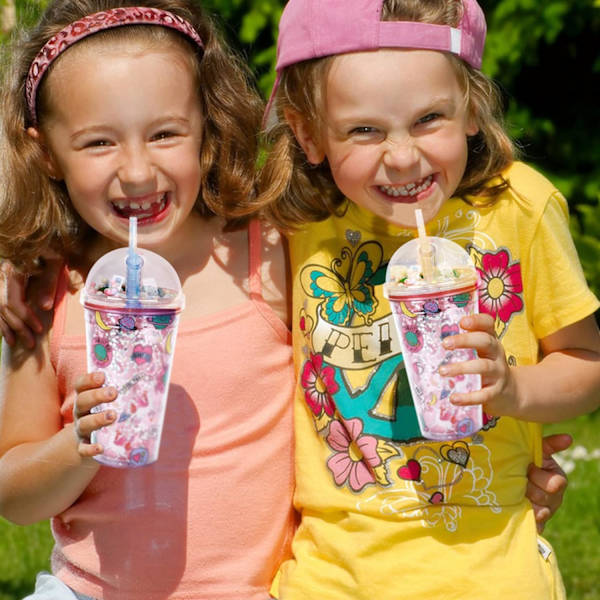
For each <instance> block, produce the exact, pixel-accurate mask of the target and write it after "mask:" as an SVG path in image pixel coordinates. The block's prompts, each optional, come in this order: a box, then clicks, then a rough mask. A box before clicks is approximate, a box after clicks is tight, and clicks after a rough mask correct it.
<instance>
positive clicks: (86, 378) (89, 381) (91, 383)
mask: <svg viewBox="0 0 600 600" xmlns="http://www.w3.org/2000/svg"><path fill="white" fill-rule="evenodd" d="M104 380H105V376H104V373H102V372H101V371H93V372H92V373H84V374H83V375H80V376H79V377H78V378H77V379H76V380H75V392H76V393H78V394H80V393H81V392H85V391H86V390H91V389H94V388H99V387H100V386H101V385H102V384H103V383H104Z"/></svg>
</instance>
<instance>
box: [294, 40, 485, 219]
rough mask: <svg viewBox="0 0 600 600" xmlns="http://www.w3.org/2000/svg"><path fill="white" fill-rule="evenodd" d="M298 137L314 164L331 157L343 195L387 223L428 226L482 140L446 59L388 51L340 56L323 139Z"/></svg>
mask: <svg viewBox="0 0 600 600" xmlns="http://www.w3.org/2000/svg"><path fill="white" fill-rule="evenodd" d="M289 120H290V125H291V126H292V129H293V130H294V132H295V134H296V137H297V138H298V141H299V143H300V144H301V146H302V148H303V150H304V152H305V153H306V155H307V158H308V159H309V161H310V162H312V163H314V164H318V163H320V162H322V161H323V159H324V158H325V157H326V158H327V160H328V162H329V166H330V169H331V173H332V175H333V178H334V180H335V183H336V185H337V187H338V188H339V189H340V191H341V192H342V193H343V194H344V195H345V196H346V197H347V198H349V199H350V200H352V201H353V202H354V203H356V204H358V205H359V206H361V207H363V208H366V209H368V210H369V211H371V212H373V213H375V214H376V215H378V216H380V217H382V218H383V219H385V220H386V221H388V222H390V223H393V224H395V225H399V226H405V227H415V225H416V222H415V216H414V211H415V208H420V209H422V211H423V216H424V218H425V220H426V221H430V220H431V219H432V218H433V217H434V216H435V215H436V214H437V212H438V211H439V210H440V207H441V206H442V204H443V203H444V202H445V201H446V200H447V199H448V198H450V197H451V196H452V194H453V193H454V191H455V190H456V188H457V186H458V184H459V183H460V181H461V179H462V176H463V173H464V170H465V166H466V163H467V136H470V135H475V134H476V133H477V126H476V124H475V121H474V119H472V118H471V117H470V115H469V114H468V112H467V109H466V103H465V98H464V93H463V91H462V89H461V87H460V85H459V83H458V80H457V77H456V74H455V71H454V68H453V67H452V64H451V62H450V60H449V58H448V57H447V56H446V55H444V54H443V53H441V52H435V51H429V50H425V51H421V50H400V49H383V50H377V51H375V52H357V53H351V54H344V55H340V56H337V57H336V58H335V59H334V60H333V62H332V65H331V68H330V70H329V74H328V77H327V80H326V85H325V99H324V118H323V128H322V129H323V133H322V135H321V136H320V138H318V139H317V138H316V137H314V136H313V134H312V130H311V129H310V127H308V126H307V124H306V123H305V122H303V121H302V119H301V118H299V117H296V118H294V117H293V115H291V118H290V119H289Z"/></svg>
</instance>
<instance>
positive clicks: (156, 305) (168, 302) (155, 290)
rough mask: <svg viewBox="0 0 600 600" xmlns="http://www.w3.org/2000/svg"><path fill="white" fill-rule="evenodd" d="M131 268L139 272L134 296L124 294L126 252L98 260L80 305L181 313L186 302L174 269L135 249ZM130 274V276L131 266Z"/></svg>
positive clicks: (90, 274)
mask: <svg viewBox="0 0 600 600" xmlns="http://www.w3.org/2000/svg"><path fill="white" fill-rule="evenodd" d="M135 252H136V254H135V257H139V258H141V260H139V259H136V261H137V262H136V263H135V265H134V268H135V270H136V271H139V274H138V285H136V291H135V294H134V295H133V296H134V297H132V294H131V293H130V294H129V295H128V294H127V283H128V278H127V276H128V268H127V267H128V265H127V260H128V258H129V260H130V261H131V256H132V254H131V251H130V249H129V248H118V249H117V250H112V251H111V252H108V253H106V254H105V255H104V256H102V257H100V258H99V259H98V260H97V261H96V262H95V263H94V265H93V266H92V268H91V269H90V272H89V274H88V276H87V278H86V281H85V288H84V290H83V292H82V294H81V303H82V304H84V305H88V306H92V307H95V308H106V309H119V308H128V309H135V308H151V309H157V310H177V311H179V310H182V309H183V307H184V305H185V298H184V295H183V292H182V290H181V283H180V281H179V277H178V275H177V272H176V271H175V269H174V268H173V267H172V266H171V264H170V263H169V262H168V261H167V260H165V259H164V258H163V257H162V256H160V255H159V254H156V253H155V252H151V251H150V250H145V249H143V248H137V249H136V251H135ZM129 273H131V262H130V269H129Z"/></svg>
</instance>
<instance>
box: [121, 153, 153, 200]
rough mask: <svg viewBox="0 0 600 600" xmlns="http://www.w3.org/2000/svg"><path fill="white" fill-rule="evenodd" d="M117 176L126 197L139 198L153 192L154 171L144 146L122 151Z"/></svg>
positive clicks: (150, 158)
mask: <svg viewBox="0 0 600 600" xmlns="http://www.w3.org/2000/svg"><path fill="white" fill-rule="evenodd" d="M117 176H118V178H119V181H120V182H121V187H122V188H123V192H124V193H125V194H126V195H128V196H140V195H143V194H144V193H148V192H151V191H153V188H154V182H155V177H156V171H155V166H154V163H153V161H152V157H151V156H150V154H149V153H148V150H147V149H146V147H145V146H144V144H135V145H131V146H128V147H126V148H124V149H123V152H122V157H121V162H120V165H119V169H118V172H117Z"/></svg>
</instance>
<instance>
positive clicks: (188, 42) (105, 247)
mask: <svg viewBox="0 0 600 600" xmlns="http://www.w3.org/2000/svg"><path fill="white" fill-rule="evenodd" d="M11 64H12V69H11V70H8V71H7V72H6V78H5V79H4V80H3V85H2V86H0V87H1V91H2V124H1V126H0V145H1V147H2V150H1V152H0V154H1V155H2V165H1V167H0V168H1V169H2V173H1V174H0V179H1V180H2V182H3V184H2V189H1V190H0V254H1V255H2V256H4V257H7V258H11V259H12V261H13V262H15V263H17V265H18V266H21V267H22V268H23V269H24V270H26V271H34V272H35V270H36V267H37V270H38V271H39V270H40V265H39V264H36V262H37V261H36V259H37V257H39V256H40V255H47V254H48V252H50V251H51V252H53V253H55V254H57V255H59V256H60V257H61V259H62V263H63V264H62V266H63V269H62V271H61V275H60V278H59V282H58V289H57V294H56V299H55V307H54V312H53V313H47V314H45V315H44V318H43V323H42V324H41V325H42V329H41V332H40V333H39V335H38V338H37V340H36V341H37V343H36V345H35V347H34V348H31V349H30V348H26V347H24V346H23V345H17V346H13V347H9V346H8V345H7V344H4V345H3V349H2V373H1V379H2V390H1V391H0V514H1V515H2V516H3V517H5V518H7V519H9V520H11V521H13V522H16V523H18V524H28V523H32V522H36V521H41V520H45V519H50V521H51V527H52V533H53V536H54V540H55V544H54V548H53V551H52V558H51V570H52V574H50V573H41V574H40V575H39V576H38V579H37V585H36V591H35V592H34V594H33V596H31V599H32V600H63V599H65V600H69V599H70V600H74V599H75V598H80V599H89V598H93V599H96V600H100V599H105V600H111V599H112V600H117V599H122V600H166V599H167V598H170V599H172V600H184V599H189V598H193V599H194V600H202V599H204V600H217V599H219V600H239V599H240V598H245V599H248V600H250V599H251V600H264V599H265V598H266V597H267V596H268V589H269V587H270V584H271V581H272V579H273V576H274V574H275V572H276V569H277V567H278V565H279V563H280V562H281V560H282V559H283V558H285V557H286V556H287V555H288V554H289V542H290V540H291V537H292V533H293V528H294V524H295V521H294V514H293V509H292V484H293V477H292V476H293V456H292V448H293V446H292V419H291V408H292V404H291V397H292V393H293V377H294V375H293V369H292V357H291V348H290V345H289V330H288V327H287V324H286V323H287V319H286V309H285V307H286V302H285V292H284V290H285V287H286V286H285V281H284V279H283V277H284V275H285V267H284V265H285V256H284V253H283V248H282V245H281V242H280V239H279V236H278V234H277V232H275V231H274V230H273V229H272V228H267V227H263V226H262V225H261V224H260V222H259V220H258V219H257V218H256V217H257V214H258V211H257V205H256V201H257V199H258V194H257V186H256V171H255V164H256V160H257V156H258V144H257V136H256V132H257V131H258V129H259V127H260V121H261V117H262V112H263V103H262V101H261V99H260V98H259V97H258V94H257V93H256V91H255V89H254V86H253V83H252V80H251V77H250V76H249V73H248V70H247V67H246V66H245V65H244V64H243V62H241V61H240V60H239V58H237V57H236V55H235V54H233V53H232V52H231V51H230V50H229V49H227V47H226V46H225V45H224V44H223V43H222V42H221V40H220V36H219V34H218V32H217V30H216V29H215V26H214V25H213V23H212V21H211V20H210V19H209V18H208V17H207V16H206V15H205V14H204V12H203V11H202V10H201V9H200V7H199V6H198V5H197V4H196V3H195V2H191V1H188V0H150V1H148V2H146V3H145V4H144V5H143V6H138V5H137V4H136V3H135V2H134V1H127V0H118V1H113V0H76V1H75V0H55V1H53V2H50V3H49V4H48V8H47V10H46V11H45V13H44V15H43V16H42V19H41V22H40V23H39V24H38V26H36V27H34V28H33V29H32V30H31V31H30V32H28V36H27V38H26V39H23V40H21V41H20V42H18V43H17V44H16V47H15V48H14V53H13V60H12V63H11ZM132 216H135V217H137V221H138V243H139V245H140V246H141V247H145V248H148V249H150V250H152V251H154V252H157V253H158V254H160V255H161V256H163V257H164V258H166V259H167V260H168V261H169V262H170V263H171V265H173V267H174V268H175V269H176V271H177V272H178V275H179V278H180V280H181V281H182V283H183V292H184V294H185V295H186V297H187V299H188V305H187V307H186V309H185V311H184V312H183V313H182V316H181V322H180V328H179V332H178V335H177V352H176V354H175V358H174V362H173V368H172V374H171V382H170V386H169V390H168V402H167V409H166V415H165V421H164V428H163V434H162V438H161V448H160V454H159V458H158V460H157V461H156V462H154V463H152V464H149V465H145V466H140V467H135V468H134V467H131V468H123V469H121V468H111V467H106V466H103V465H102V466H101V465H100V463H99V462H97V461H95V460H94V459H93V457H94V456H96V455H98V454H99V453H101V452H102V448H101V447H99V446H98V445H97V444H91V443H90V433H91V432H92V431H94V430H98V429H100V428H101V427H104V426H110V425H111V424H112V423H114V421H115V418H116V416H115V411H114V410H102V411H100V412H94V413H92V412H91V409H93V408H94V407H96V406H97V405H99V404H101V403H104V402H109V401H110V400H112V399H114V398H115V397H116V396H117V394H118V392H119V390H117V389H115V388H113V387H103V386H102V382H103V376H102V374H101V373H87V374H85V373H86V370H87V369H86V361H85V337H84V331H85V329H84V322H83V311H82V308H81V306H80V304H79V295H80V292H81V289H82V287H83V282H84V281H85V278H86V275H87V273H88V270H89V268H90V266H91V265H92V264H93V263H94V262H95V261H96V260H97V259H98V258H99V257H101V256H103V255H104V254H105V253H106V252H108V251H110V250H113V249H115V248H117V247H120V246H126V245H127V242H128V233H129V231H128V218H129V217H132ZM97 314H99V313H97ZM99 324H100V326H101V328H102V329H106V330H109V329H110V326H108V325H106V323H103V322H102V320H101V318H100V321H99ZM113 327H117V326H116V325H113ZM156 327H157V328H160V327H161V324H160V323H157V324H156ZM107 335H108V334H107ZM149 351H152V349H150V350H147V349H146V350H144V352H149ZM113 358H114V357H112V356H111V354H110V353H109V354H108V355H107V356H106V357H105V359H106V361H110V360H112V359H113ZM132 360H134V361H135V357H133V356H132ZM103 361H104V358H103ZM132 368H135V366H134V367H132ZM257 373H260V374H263V375H264V376H262V377H257ZM138 374H139V373H138ZM136 377H137V376H136V375H134V376H133V377H132V379H130V380H129V381H127V382H126V383H125V385H124V386H123V387H125V386H128V385H129V386H136V382H137V381H139V377H137V378H136ZM158 385H160V382H159V384H158ZM121 389H123V388H121ZM143 402H144V396H143V394H142V393H141V392H140V395H138V396H137V397H136V399H135V402H133V401H132V404H131V407H130V410H131V413H133V412H134V411H136V410H137V409H138V408H141V407H143ZM109 406H110V404H109ZM122 417H125V418H127V415H126V414H125V413H123V414H122V415H121V417H120V418H122ZM122 444H123V447H124V449H125V450H126V451H127V452H129V456H130V457H131V458H132V459H133V458H134V457H135V455H134V454H133V453H134V452H135V448H132V447H130V446H129V447H128V444H129V442H128V441H127V440H123V441H122ZM32 583H33V582H32Z"/></svg>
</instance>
